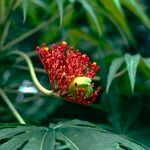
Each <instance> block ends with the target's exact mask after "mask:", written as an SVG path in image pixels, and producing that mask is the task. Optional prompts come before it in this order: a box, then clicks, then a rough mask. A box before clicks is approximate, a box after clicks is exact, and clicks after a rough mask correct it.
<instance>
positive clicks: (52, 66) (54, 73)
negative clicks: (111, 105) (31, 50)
mask: <svg viewBox="0 0 150 150" xmlns="http://www.w3.org/2000/svg"><path fill="white" fill-rule="evenodd" d="M36 51H37V53H38V55H39V58H40V60H41V62H42V64H43V66H44V68H45V70H46V72H47V73H48V76H49V79H50V82H51V86H52V89H53V91H54V92H55V93H57V94H58V95H60V96H62V97H64V98H65V99H66V100H68V101H71V102H76V103H79V104H84V105H89V104H91V103H93V102H94V101H95V100H96V98H97V96H98V93H99V91H100V87H98V88H97V90H96V91H95V92H93V94H92V96H91V97H90V98H86V97H85V96H83V94H82V91H83V89H76V91H77V92H76V96H75V97H73V96H72V95H71V93H69V90H68V87H69V84H70V83H71V81H72V80H73V79H75V78H76V77H89V78H91V79H92V78H93V77H94V76H95V74H96V72H97V71H98V70H99V66H98V65H97V64H96V63H95V62H93V63H92V62H91V61H90V59H89V57H88V56H87V55H86V54H82V53H81V52H80V51H79V50H76V49H74V47H72V46H69V45H68V44H67V43H66V42H65V41H63V42H61V43H58V44H52V45H51V48H48V47H47V46H46V44H43V45H42V47H41V48H40V47H37V48H36ZM91 86H93V83H92V85H91Z"/></svg>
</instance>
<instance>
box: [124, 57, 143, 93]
mask: <svg viewBox="0 0 150 150" xmlns="http://www.w3.org/2000/svg"><path fill="white" fill-rule="evenodd" d="M124 57H125V61H126V64H127V70H128V74H129V78H130V83H131V89H132V93H133V91H134V85H135V78H136V70H137V66H138V63H139V61H140V57H141V56H140V55H139V54H136V55H130V54H125V56H124Z"/></svg>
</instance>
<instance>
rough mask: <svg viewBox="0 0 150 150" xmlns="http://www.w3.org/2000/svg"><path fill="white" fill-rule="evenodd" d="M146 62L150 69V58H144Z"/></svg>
mask: <svg viewBox="0 0 150 150" xmlns="http://www.w3.org/2000/svg"><path fill="white" fill-rule="evenodd" d="M143 61H144V63H145V64H146V66H147V67H148V68H149V69H150V58H143Z"/></svg>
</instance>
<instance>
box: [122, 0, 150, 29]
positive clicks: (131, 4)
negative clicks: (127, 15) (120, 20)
mask: <svg viewBox="0 0 150 150" xmlns="http://www.w3.org/2000/svg"><path fill="white" fill-rule="evenodd" d="M121 3H122V4H123V5H124V6H126V7H127V8H128V9H129V10H130V11H132V13H134V14H135V15H136V16H137V17H138V18H140V20H141V21H142V22H143V23H144V24H145V26H146V27H147V28H149V29H150V19H149V17H148V16H147V15H146V14H145V13H144V11H143V10H142V7H141V6H140V3H139V2H138V1H136V0H121Z"/></svg>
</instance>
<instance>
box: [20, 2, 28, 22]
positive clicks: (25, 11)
mask: <svg viewBox="0 0 150 150" xmlns="http://www.w3.org/2000/svg"><path fill="white" fill-rule="evenodd" d="M28 4H29V0H23V1H22V8H23V22H25V21H26V16H27V10H28Z"/></svg>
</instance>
